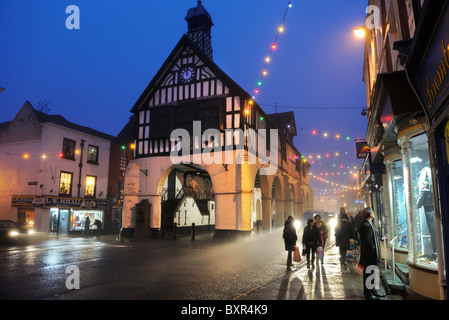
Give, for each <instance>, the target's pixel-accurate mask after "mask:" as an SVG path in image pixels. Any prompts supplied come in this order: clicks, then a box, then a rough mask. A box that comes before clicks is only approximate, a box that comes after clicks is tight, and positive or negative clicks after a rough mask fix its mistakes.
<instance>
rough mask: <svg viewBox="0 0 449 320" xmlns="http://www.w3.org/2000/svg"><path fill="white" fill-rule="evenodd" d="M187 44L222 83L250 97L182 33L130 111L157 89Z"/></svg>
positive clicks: (249, 96)
mask: <svg viewBox="0 0 449 320" xmlns="http://www.w3.org/2000/svg"><path fill="white" fill-rule="evenodd" d="M187 46H188V47H190V48H192V50H193V51H194V52H195V54H196V55H197V56H198V57H199V58H200V59H201V60H202V61H203V62H204V63H206V64H207V65H208V67H209V68H210V69H211V70H212V71H213V72H214V74H215V75H216V76H217V78H219V79H220V80H221V81H223V83H225V84H226V85H227V86H228V87H229V88H231V89H233V90H234V91H237V92H239V94H241V95H246V96H247V97H248V99H251V95H250V94H249V93H247V92H246V91H245V90H244V89H243V88H242V87H240V86H239V85H238V84H237V83H236V82H235V81H234V80H232V79H231V78H230V77H229V76H228V75H227V74H226V73H225V72H224V71H223V70H221V69H220V67H218V66H217V64H216V63H215V62H214V61H213V60H212V59H210V58H209V57H208V56H207V55H206V54H205V53H204V52H203V50H201V49H200V48H198V46H197V45H196V44H195V43H194V42H193V41H192V40H191V39H190V38H189V36H188V35H187V34H184V35H183V36H182V37H181V39H180V40H179V42H178V44H177V45H176V46H175V48H174V49H173V51H172V52H171V53H170V55H169V56H168V58H167V59H166V60H165V62H164V63H163V64H162V67H161V68H160V69H159V71H158V72H157V73H156V75H155V76H154V77H153V79H152V80H151V82H150V83H149V84H148V86H147V87H146V89H145V90H144V92H143V93H142V95H141V96H140V97H139V99H138V100H137V101H136V103H135V104H134V106H133V107H132V109H131V112H132V113H136V112H137V111H138V110H139V109H140V108H141V107H142V104H143V103H144V101H145V100H147V98H149V97H150V96H151V94H153V93H154V92H155V91H157V90H158V86H159V85H160V83H161V82H162V81H163V80H164V78H165V77H164V76H165V74H167V73H168V72H170V70H171V68H172V66H173V64H174V62H175V61H176V57H177V56H179V55H181V53H182V51H183V49H184V48H185V47H187Z"/></svg>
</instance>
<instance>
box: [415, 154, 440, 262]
mask: <svg viewBox="0 0 449 320" xmlns="http://www.w3.org/2000/svg"><path fill="white" fill-rule="evenodd" d="M418 189H419V196H418V209H419V208H422V207H424V213H425V215H426V221H427V226H428V228H429V232H430V239H431V242H432V249H433V254H432V255H431V257H430V258H431V259H432V260H435V259H436V252H437V245H436V238H435V214H434V211H435V210H434V207H433V194H432V171H431V170H430V166H429V162H427V163H426V166H425V167H424V168H423V169H422V170H421V172H420V173H419V180H418Z"/></svg>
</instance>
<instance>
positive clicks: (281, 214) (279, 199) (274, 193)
mask: <svg viewBox="0 0 449 320" xmlns="http://www.w3.org/2000/svg"><path fill="white" fill-rule="evenodd" d="M283 194H284V192H283V189H282V184H281V180H280V179H279V177H278V176H276V177H275V178H274V180H273V185H272V187H271V199H272V208H273V221H274V225H275V226H277V227H280V226H283V225H284V221H285V219H286V218H287V217H285V209H284V197H283Z"/></svg>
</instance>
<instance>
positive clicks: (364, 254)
mask: <svg viewBox="0 0 449 320" xmlns="http://www.w3.org/2000/svg"><path fill="white" fill-rule="evenodd" d="M362 215H363V221H362V223H361V224H360V229H359V230H360V231H359V232H360V247H361V248H360V265H361V266H362V267H363V295H364V296H365V299H367V300H379V298H380V297H385V295H382V294H380V293H379V292H378V291H377V290H376V288H373V286H370V287H368V283H367V279H368V277H369V276H370V274H367V267H369V266H375V267H377V268H378V266H379V262H380V257H381V255H380V243H379V235H378V232H377V229H376V227H375V226H374V224H373V222H372V220H373V218H374V213H373V210H372V209H371V208H365V209H364V210H363V213H362Z"/></svg>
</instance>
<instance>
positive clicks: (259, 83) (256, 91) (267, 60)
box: [253, 1, 293, 99]
mask: <svg viewBox="0 0 449 320" xmlns="http://www.w3.org/2000/svg"><path fill="white" fill-rule="evenodd" d="M292 6H293V4H292V1H289V2H288V6H287V9H286V10H285V13H284V17H283V18H282V22H281V24H280V26H279V27H278V29H277V33H276V36H275V38H274V41H273V43H272V45H271V49H270V53H269V54H268V56H267V57H266V58H265V67H264V69H263V71H262V72H261V76H260V78H259V80H258V81H257V87H256V89H254V94H255V95H257V94H259V93H260V88H261V87H262V85H263V79H264V78H265V77H267V76H268V64H269V63H270V62H271V58H272V55H273V52H274V51H275V50H276V49H277V43H278V38H279V35H280V34H281V33H282V32H284V28H285V19H286V18H287V14H288V11H289V9H290V8H291V7H292ZM255 95H254V96H253V99H255V98H256V96H255Z"/></svg>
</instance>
